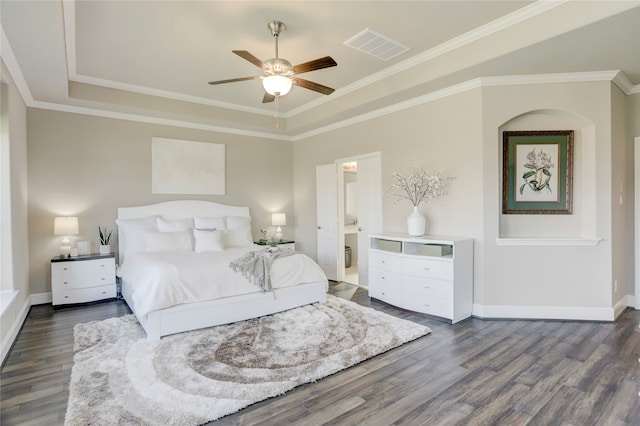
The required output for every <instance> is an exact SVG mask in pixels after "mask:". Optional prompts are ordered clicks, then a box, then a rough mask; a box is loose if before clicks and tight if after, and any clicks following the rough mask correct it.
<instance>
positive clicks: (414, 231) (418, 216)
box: [407, 206, 426, 237]
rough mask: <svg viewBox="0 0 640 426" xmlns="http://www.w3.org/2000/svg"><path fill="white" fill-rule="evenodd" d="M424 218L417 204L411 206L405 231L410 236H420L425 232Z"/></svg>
mask: <svg viewBox="0 0 640 426" xmlns="http://www.w3.org/2000/svg"><path fill="white" fill-rule="evenodd" d="M425 227H426V219H425V217H424V216H423V215H422V213H420V209H419V208H418V206H413V212H412V213H411V214H410V215H409V217H407V231H408V233H409V236H410V237H422V236H423V235H424V232H425Z"/></svg>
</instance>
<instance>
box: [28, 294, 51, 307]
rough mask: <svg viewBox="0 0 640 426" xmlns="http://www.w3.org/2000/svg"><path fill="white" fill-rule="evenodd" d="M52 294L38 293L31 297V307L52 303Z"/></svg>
mask: <svg viewBox="0 0 640 426" xmlns="http://www.w3.org/2000/svg"><path fill="white" fill-rule="evenodd" d="M52 300H53V299H52V296H51V293H36V294H32V295H31V306H33V305H46V304H47V303H51V301H52Z"/></svg>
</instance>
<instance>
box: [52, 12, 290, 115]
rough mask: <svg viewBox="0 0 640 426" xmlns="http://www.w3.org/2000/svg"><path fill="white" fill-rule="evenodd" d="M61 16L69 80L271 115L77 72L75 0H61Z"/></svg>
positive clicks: (230, 104) (245, 107)
mask: <svg viewBox="0 0 640 426" xmlns="http://www.w3.org/2000/svg"><path fill="white" fill-rule="evenodd" d="M62 16H63V26H64V38H65V50H66V52H67V73H68V75H67V78H68V79H69V81H74V82H77V83H84V84H90V85H94V86H100V87H106V88H109V89H117V90H124V91H127V92H133V93H139V94H142V95H150V96H157V97H161V98H167V99H173V100H176V101H184V102H191V103H195V104H200V105H207V106H213V107H218V108H224V109H230V110H234V111H240V112H247V113H251V114H260V115H269V116H270V115H273V112H271V111H265V110H264V109H260V108H254V107H248V106H243V105H238V104H234V103H231V102H222V101H215V100H212V99H207V98H202V97H199V96H191V95H184V94H181V93H175V92H171V91H168V90H159V89H153V88H150V87H146V86H139V85H135V84H127V83H120V82H117V81H113V80H107V79H103V78H97V77H90V76H87V75H82V74H79V73H78V72H77V68H76V63H77V55H76V26H75V22H76V0H63V1H62ZM281 115H282V116H283V117H284V118H287V117H286V116H285V114H281Z"/></svg>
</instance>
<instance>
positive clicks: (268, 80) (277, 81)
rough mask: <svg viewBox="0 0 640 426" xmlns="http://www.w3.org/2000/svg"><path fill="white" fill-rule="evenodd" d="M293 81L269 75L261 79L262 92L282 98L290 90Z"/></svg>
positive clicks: (281, 76)
mask: <svg viewBox="0 0 640 426" xmlns="http://www.w3.org/2000/svg"><path fill="white" fill-rule="evenodd" d="M292 84H293V81H291V79H290V78H289V77H285V76H283V75H269V76H267V77H265V78H263V79H262V86H263V87H264V90H265V91H266V92H267V93H268V94H270V95H273V96H284V95H286V94H287V93H289V90H291V85H292Z"/></svg>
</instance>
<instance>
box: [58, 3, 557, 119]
mask: <svg viewBox="0 0 640 426" xmlns="http://www.w3.org/2000/svg"><path fill="white" fill-rule="evenodd" d="M568 1H569V0H558V1H536V2H534V3H531V4H529V5H527V6H525V7H523V8H521V9H518V10H515V11H513V12H511V13H509V14H507V15H505V16H502V17H500V18H498V19H495V20H494V21H492V22H489V23H487V24H485V25H483V26H481V27H478V28H475V29H473V30H471V31H468V32H466V33H464V34H461V35H460V36H458V37H455V38H453V39H451V40H448V41H446V42H444V43H441V44H439V45H438V46H435V47H433V48H431V49H428V50H426V51H424V52H422V53H420V54H418V55H415V56H413V57H411V58H409V59H406V60H404V61H402V62H398V63H397V64H395V65H392V66H390V67H388V68H385V69H384V70H381V71H380V72H377V73H375V74H372V75H370V76H368V77H366V78H363V79H361V80H359V81H357V82H354V83H352V84H349V85H347V86H345V87H342V88H340V89H338V90H336V91H335V92H334V93H333V94H332V96H331V99H328V98H326V97H323V98H318V99H316V100H314V101H311V102H308V103H306V104H305V105H302V106H300V107H298V108H295V109H293V110H291V111H288V112H285V113H282V114H281V117H282V118H285V119H287V118H291V117H294V116H296V115H298V114H300V113H302V112H305V111H308V110H310V109H313V108H315V107H317V106H320V105H322V104H324V103H326V102H330V101H332V100H333V99H336V98H339V97H342V96H345V95H347V94H349V93H351V92H354V91H356V90H359V89H361V88H363V87H366V86H369V85H371V84H374V83H376V82H378V81H380V80H384V79H385V78H388V77H390V76H392V75H394V74H397V73H400V72H402V71H405V70H408V69H410V68H412V67H415V66H416V65H419V64H422V63H424V62H427V61H430V60H432V59H434V58H437V57H439V56H442V55H445V54H447V53H449V52H451V51H453V50H456V49H459V48H460V47H462V46H465V45H467V44H470V43H473V42H475V41H477V40H480V39H482V38H485V37H488V36H490V35H492V34H495V33H497V32H499V31H502V30H504V29H506V28H509V27H511V26H514V25H517V24H519V23H520V22H523V21H526V20H528V19H531V18H533V17H536V16H538V15H540V14H543V13H545V12H547V11H549V10H551V9H554V8H556V7H558V6H561V5H563V4H564V3H567V2H568ZM75 3H76V0H63V2H62V9H63V25H64V32H65V43H66V52H67V70H68V78H69V80H70V81H74V82H78V83H85V84H91V85H95V86H101V87H106V88H111V89H118V90H124V91H129V92H134V93H140V94H144V95H150V96H158V97H164V98H167V99H173V100H178V101H185V102H192V103H196V104H202V105H208V106H213V107H219V108H225V109H231V110H235V111H241V112H248V113H253V114H261V115H271V114H272V112H271V111H265V110H264V109H260V108H253V107H247V106H243V105H238V104H234V103H231V102H221V101H215V100H211V99H207V98H202V97H198V96H189V95H183V94H180V93H175V92H170V91H164V90H159V89H153V88H150V87H145V86H139V85H132V84H126V83H120V82H116V81H112V80H107V79H101V78H96V77H90V76H87V75H81V74H78V72H77V69H76V59H77V57H76V32H75V25H74V24H75Z"/></svg>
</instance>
